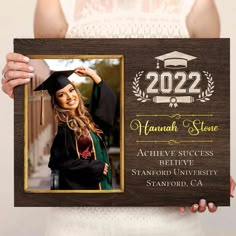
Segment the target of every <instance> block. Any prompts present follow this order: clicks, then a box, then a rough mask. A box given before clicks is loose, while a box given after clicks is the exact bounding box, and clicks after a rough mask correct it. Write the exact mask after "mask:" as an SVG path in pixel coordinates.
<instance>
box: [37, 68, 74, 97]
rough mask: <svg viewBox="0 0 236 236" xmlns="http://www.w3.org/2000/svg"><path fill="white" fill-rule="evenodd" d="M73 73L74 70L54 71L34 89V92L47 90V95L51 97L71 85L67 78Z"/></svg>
mask: <svg viewBox="0 0 236 236" xmlns="http://www.w3.org/2000/svg"><path fill="white" fill-rule="evenodd" d="M74 72H75V71H74V70H66V71H56V72H54V73H52V74H51V75H50V76H49V77H48V78H47V79H46V80H45V81H44V82H43V83H42V84H40V85H39V86H38V87H37V88H35V89H34V91H41V90H48V93H49V94H50V96H52V95H54V94H55V92H56V91H58V90H60V89H62V88H64V87H65V86H66V85H68V84H70V83H71V82H70V80H69V79H68V77H69V76H70V75H72V74H73V73H74Z"/></svg>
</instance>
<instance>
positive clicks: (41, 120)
mask: <svg viewBox="0 0 236 236" xmlns="http://www.w3.org/2000/svg"><path fill="white" fill-rule="evenodd" d="M40 125H42V126H44V94H43V90H42V92H41V99H40Z"/></svg>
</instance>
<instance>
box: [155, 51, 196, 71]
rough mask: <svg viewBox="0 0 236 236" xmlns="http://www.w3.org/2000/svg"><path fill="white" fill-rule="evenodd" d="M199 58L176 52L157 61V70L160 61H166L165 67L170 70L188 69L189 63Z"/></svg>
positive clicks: (162, 56)
mask: <svg viewBox="0 0 236 236" xmlns="http://www.w3.org/2000/svg"><path fill="white" fill-rule="evenodd" d="M196 58H197V57H194V56H191V55H188V54H185V53H182V52H178V51H174V52H170V53H167V54H164V55H161V56H159V57H155V59H157V60H158V61H157V68H159V60H161V61H164V67H165V68H168V69H183V68H187V67H188V61H191V60H194V59H196Z"/></svg>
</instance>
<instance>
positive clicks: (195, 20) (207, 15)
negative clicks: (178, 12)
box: [186, 0, 220, 38]
mask: <svg viewBox="0 0 236 236" xmlns="http://www.w3.org/2000/svg"><path fill="white" fill-rule="evenodd" d="M186 23H187V28H188V31H189V33H190V37H191V38H219V37H220V19H219V15H218V12H217V8H216V5H215V2H214V0H204V1H203V0H196V1H195V3H194V5H193V7H192V9H191V11H190V13H189V15H188V16H187V19H186Z"/></svg>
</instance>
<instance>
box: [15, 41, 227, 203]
mask: <svg viewBox="0 0 236 236" xmlns="http://www.w3.org/2000/svg"><path fill="white" fill-rule="evenodd" d="M14 51H15V52H17V53H21V54H24V55H26V56H28V57H29V58H30V59H31V62H32V61H33V60H35V59H37V60H39V59H59V60H62V59H63V60H76V59H77V60H78V59H79V60H96V59H98V60H99V59H111V60H113V59H114V60H119V64H120V69H119V73H120V75H119V77H120V88H119V89H120V98H119V102H120V108H119V111H120V113H119V114H120V117H119V119H120V124H121V125H120V132H119V135H120V139H119V140H120V142H119V143H120V146H119V148H120V155H119V158H118V159H119V168H118V171H117V172H118V176H119V187H118V188H117V189H113V190H100V191H99V190H50V189H33V188H29V181H28V179H29V166H30V163H29V143H28V140H29V123H30V122H31V121H32V120H31V121H30V118H29V116H28V115H29V114H28V111H29V107H28V106H29V86H31V85H32V87H34V86H36V84H33V83H35V81H36V80H34V79H32V80H31V85H26V86H19V87H17V88H16V89H15V92H14V97H15V99H14V118H15V120H14V126H15V166H14V168H15V206H183V205H185V206H190V205H192V204H194V203H196V202H198V201H199V200H200V199H201V198H205V199H207V200H208V199H209V200H210V201H212V202H214V203H215V204H216V205H217V206H229V204H230V199H229V178H230V108H229V107H230V96H229V94H230V77H229V39H15V40H14ZM67 68H68V67H67ZM32 81H33V82H32ZM34 88H35V87H34ZM31 90H32V88H31ZM31 92H32V91H31ZM32 100H34V99H32ZM38 106H39V105H38ZM33 107H35V106H33ZM39 107H40V106H39ZM34 113H39V111H35V110H33V114H34ZM26 117H28V118H27V119H26ZM37 119H38V120H37V121H40V118H37ZM27 120H28V121H29V122H27ZM33 120H34V119H33ZM23 127H24V128H23ZM35 127H36V126H35ZM36 129H37V127H36ZM31 130H32V132H34V126H32V128H31ZM46 136H47V135H46V134H45V137H46ZM32 137H33V136H32ZM47 137H48V136H47ZM33 138H34V137H33ZM39 146H40V145H39ZM35 147H36V148H35ZM35 147H33V148H32V149H33V152H34V151H35V149H38V148H39V147H37V146H35ZM39 149H40V148H39ZM44 149H46V150H44V151H45V152H46V153H47V154H49V153H50V144H48V145H47V146H46V147H44ZM116 160H117V159H116ZM44 164H45V163H44ZM116 174H117V173H116ZM114 176H115V174H114Z"/></svg>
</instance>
